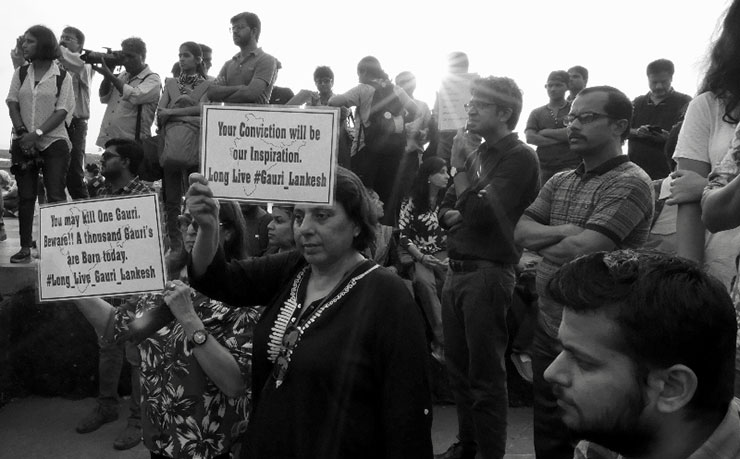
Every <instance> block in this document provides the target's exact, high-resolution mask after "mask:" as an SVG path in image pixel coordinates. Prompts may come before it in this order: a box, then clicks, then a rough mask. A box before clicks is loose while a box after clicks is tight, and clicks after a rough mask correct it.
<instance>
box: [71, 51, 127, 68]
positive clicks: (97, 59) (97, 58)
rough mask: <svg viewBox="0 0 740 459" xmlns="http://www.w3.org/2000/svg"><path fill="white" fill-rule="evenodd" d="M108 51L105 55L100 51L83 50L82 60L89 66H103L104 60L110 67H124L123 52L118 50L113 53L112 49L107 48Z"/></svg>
mask: <svg viewBox="0 0 740 459" xmlns="http://www.w3.org/2000/svg"><path fill="white" fill-rule="evenodd" d="M105 49H106V50H107V51H106V52H104V53H101V52H98V51H90V50H89V49H83V50H82V54H81V55H80V59H82V60H83V62H85V63H87V64H102V63H103V59H105V63H106V64H107V65H108V67H110V68H113V67H118V66H119V65H123V51H120V50H117V51H112V50H111V49H110V48H105Z"/></svg>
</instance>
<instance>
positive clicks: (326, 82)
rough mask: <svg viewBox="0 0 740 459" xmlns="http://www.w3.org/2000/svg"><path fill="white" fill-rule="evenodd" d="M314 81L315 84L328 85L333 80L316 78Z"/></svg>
mask: <svg viewBox="0 0 740 459" xmlns="http://www.w3.org/2000/svg"><path fill="white" fill-rule="evenodd" d="M315 81H316V83H323V84H329V83H331V82H332V81H334V79H333V78H317V79H316V80H315Z"/></svg>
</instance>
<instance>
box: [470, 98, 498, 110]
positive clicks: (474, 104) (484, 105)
mask: <svg viewBox="0 0 740 459" xmlns="http://www.w3.org/2000/svg"><path fill="white" fill-rule="evenodd" d="M494 105H496V104H494V103H489V102H481V101H479V100H471V101H470V102H468V103H467V104H465V105H464V107H465V111H466V112H469V111H470V110H471V109H473V108H474V109H475V110H476V111H481V110H483V109H485V108H488V107H493V106H494Z"/></svg>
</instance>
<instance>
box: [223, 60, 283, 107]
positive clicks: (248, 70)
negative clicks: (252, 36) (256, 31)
mask: <svg viewBox="0 0 740 459" xmlns="http://www.w3.org/2000/svg"><path fill="white" fill-rule="evenodd" d="M255 78H259V79H260V80H262V81H264V82H265V83H267V87H265V90H264V91H263V92H262V94H260V97H259V100H258V101H257V102H256V103H258V104H268V103H270V95H271V94H272V87H273V85H274V84H275V80H276V79H277V60H276V59H275V58H274V57H272V56H271V55H269V54H267V53H266V52H264V51H262V48H256V49H254V50H252V51H250V52H249V54H247V55H246V56H244V55H242V53H241V52H239V53H237V54H236V55H235V56H234V57H232V58H231V59H230V60H228V61H226V63H224V66H223V67H221V71H220V72H218V77H217V78H216V84H218V85H221V86H241V85H245V86H246V85H249V83H251V82H252V80H253V79H255Z"/></svg>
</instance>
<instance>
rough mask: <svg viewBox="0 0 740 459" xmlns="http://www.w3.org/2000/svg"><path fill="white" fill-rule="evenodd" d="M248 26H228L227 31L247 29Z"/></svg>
mask: <svg viewBox="0 0 740 459" xmlns="http://www.w3.org/2000/svg"><path fill="white" fill-rule="evenodd" d="M248 28H249V26H248V25H243V24H239V25H235V26H231V27H229V32H231V33H234V32H241V31H242V30H244V29H248Z"/></svg>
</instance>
